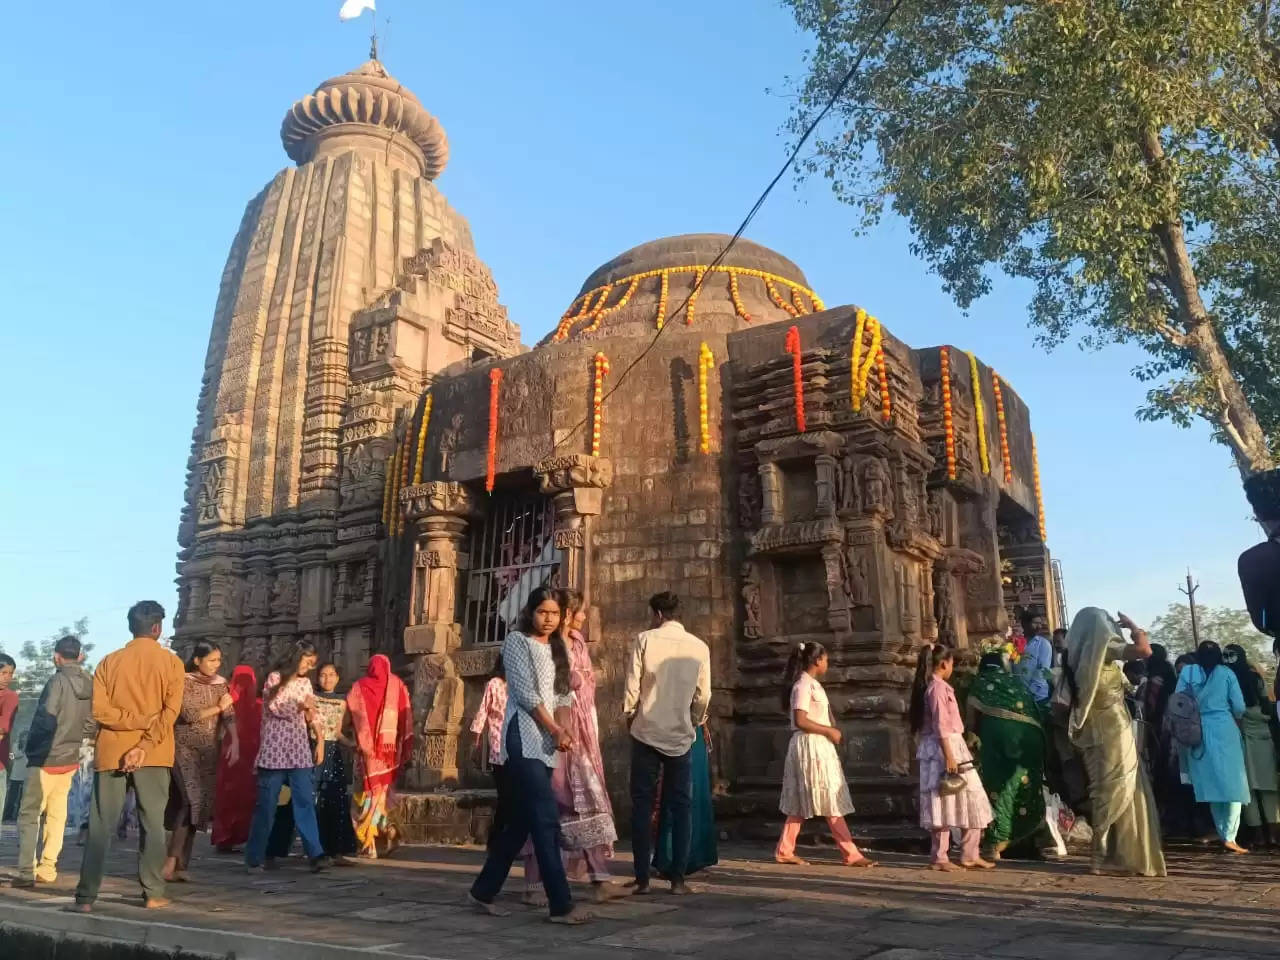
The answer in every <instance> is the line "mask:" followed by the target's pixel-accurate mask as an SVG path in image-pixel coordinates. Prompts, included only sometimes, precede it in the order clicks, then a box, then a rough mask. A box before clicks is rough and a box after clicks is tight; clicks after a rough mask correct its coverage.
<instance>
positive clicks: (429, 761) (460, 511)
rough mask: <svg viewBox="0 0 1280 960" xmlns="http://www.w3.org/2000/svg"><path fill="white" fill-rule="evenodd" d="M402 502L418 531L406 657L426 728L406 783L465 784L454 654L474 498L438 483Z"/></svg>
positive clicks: (410, 492) (405, 495)
mask: <svg viewBox="0 0 1280 960" xmlns="http://www.w3.org/2000/svg"><path fill="white" fill-rule="evenodd" d="M400 502H401V503H403V504H404V506H405V513H406V515H407V517H408V521H409V522H410V523H412V524H413V528H414V550H413V571H412V580H411V583H410V588H409V589H410V592H409V626H407V627H406V628H405V631H404V652H405V654H406V655H407V656H408V657H409V659H410V660H411V662H412V664H413V677H412V683H413V690H412V697H413V715H414V718H415V720H419V718H421V719H420V722H421V723H422V727H421V729H420V730H419V731H418V734H419V736H418V747H417V749H416V750H415V752H414V757H413V759H412V760H411V761H410V763H409V769H408V770H407V771H406V773H405V785H406V786H408V787H410V788H412V789H417V790H432V789H435V788H437V787H441V786H449V785H452V784H456V783H457V780H458V734H459V733H461V731H462V719H463V717H462V710H463V706H462V696H463V689H462V679H461V678H460V677H459V676H458V675H457V671H456V670H455V669H454V667H453V663H452V661H451V660H450V658H449V654H450V653H452V652H453V651H454V650H455V649H457V647H458V645H459V644H460V643H461V642H462V627H461V625H460V624H458V623H457V622H456V620H455V619H454V615H455V612H456V607H457V588H458V577H459V573H460V572H461V571H460V567H461V566H462V564H460V551H459V549H458V548H459V546H460V545H461V543H462V539H463V537H464V536H465V535H466V532H467V525H468V523H469V521H470V517H471V516H472V514H473V513H474V512H475V499H474V497H472V495H471V491H470V490H469V489H467V488H466V487H464V486H463V485H462V484H460V483H448V482H444V481H433V482H431V483H422V484H418V485H416V486H412V487H406V488H405V489H404V490H402V491H401V492H400Z"/></svg>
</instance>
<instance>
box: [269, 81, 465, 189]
mask: <svg viewBox="0 0 1280 960" xmlns="http://www.w3.org/2000/svg"><path fill="white" fill-rule="evenodd" d="M396 134H401V135H402V136H400V137H397V136H396ZM280 139H281V141H282V142H283V143H284V150H285V153H287V154H288V155H289V157H290V159H292V160H294V161H295V162H297V163H306V162H307V161H308V160H312V159H314V158H315V157H316V156H317V155H318V154H320V153H322V152H325V148H326V146H329V145H332V146H333V147H339V148H346V147H349V146H352V145H353V144H352V141H353V139H354V140H361V141H369V140H371V139H373V140H375V141H376V143H377V144H378V145H381V146H382V147H383V148H384V149H386V150H387V152H388V153H391V152H393V151H394V152H396V153H397V154H398V155H402V154H407V156H406V159H407V160H408V161H409V162H410V163H411V164H412V165H414V166H416V167H417V168H418V170H417V171H416V172H417V173H419V174H420V175H421V176H423V177H426V178H427V179H428V180H434V179H435V178H436V177H438V176H439V175H440V173H441V171H443V170H444V167H445V164H446V163H448V162H449V141H448V139H447V138H446V137H445V133H444V127H442V126H441V125H440V121H438V120H437V119H436V118H435V117H433V116H432V115H431V114H430V113H428V112H427V111H426V109H424V108H423V106H422V103H421V102H420V101H419V100H418V98H417V97H415V96H414V95H413V93H412V92H411V91H409V90H408V89H407V88H405V87H404V86H402V85H401V83H400V81H399V80H397V79H396V78H395V77H393V76H391V74H389V73H388V72H387V68H386V67H384V66H383V65H382V63H381V62H380V61H378V60H368V61H366V62H365V63H363V64H361V65H360V66H359V67H357V68H356V69H354V70H352V71H351V72H350V73H344V74H342V75H341V76H338V77H332V78H330V79H328V80H326V81H325V82H324V83H322V84H320V86H318V87H316V89H315V92H314V93H310V94H308V95H307V96H305V97H303V98H302V99H301V100H299V101H298V102H297V103H295V104H294V105H293V106H292V107H290V108H289V112H288V113H286V114H285V117H284V122H283V123H281V125H280Z"/></svg>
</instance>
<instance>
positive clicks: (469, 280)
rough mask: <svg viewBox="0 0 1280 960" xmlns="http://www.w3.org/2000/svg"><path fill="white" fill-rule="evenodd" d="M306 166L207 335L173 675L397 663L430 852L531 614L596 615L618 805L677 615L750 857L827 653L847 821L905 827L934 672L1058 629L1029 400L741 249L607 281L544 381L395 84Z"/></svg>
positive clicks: (413, 833)
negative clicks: (640, 635)
mask: <svg viewBox="0 0 1280 960" xmlns="http://www.w3.org/2000/svg"><path fill="white" fill-rule="evenodd" d="M280 134H281V139H282V141H283V144H284V148H285V152H286V153H287V155H288V156H289V158H290V159H291V160H293V161H294V163H295V166H291V167H288V168H286V169H284V170H282V171H281V172H280V173H278V174H277V175H276V176H275V178H274V179H272V180H271V182H270V183H269V184H267V186H266V187H265V188H264V189H263V191H262V192H261V193H260V194H259V195H258V196H256V197H255V198H253V199H252V200H251V201H250V202H249V205H248V207H247V209H246V210H245V214H244V218H243V220H242V222H241V226H240V229H239V231H238V233H237V235H236V237H235V239H234V241H233V242H232V245H231V252H230V255H229V256H228V258H227V264H226V267H225V269H224V271H223V274H222V280H221V286H220V289H219V295H218V300H217V306H216V308H215V311H214V316H213V325H212V331H211V334H210V338H209V348H208V355H207V358H206V361H205V372H204V380H203V383H202V384H201V388H200V392H199V398H198V401H197V411H196V425H195V430H194V432H193V437H192V449H191V458H190V461H189V463H188V476H187V488H186V500H185V505H184V507H183V511H182V519H181V523H180V527H179V543H180V546H181V552H180V554H179V563H178V573H179V580H178V583H179V610H178V617H177V629H176V633H175V645H176V646H178V647H179V648H182V647H186V646H189V645H190V644H191V643H193V642H194V641H195V640H197V639H201V638H209V639H212V640H215V641H218V642H219V643H221V644H222V646H223V649H224V652H225V654H226V657H225V660H224V662H225V663H226V666H227V669H228V670H229V669H230V668H231V666H232V665H234V664H236V663H248V664H250V665H252V666H254V667H255V668H256V669H258V670H259V673H260V675H261V671H262V670H264V669H266V668H268V667H269V665H270V664H271V663H272V662H273V661H274V660H275V658H276V657H277V656H278V655H279V654H280V653H281V652H282V651H283V650H284V649H286V648H287V646H288V645H289V644H290V643H291V642H293V641H294V640H297V639H306V640H309V641H311V642H312V643H314V644H315V645H316V646H317V647H318V648H319V649H320V651H321V654H322V655H323V656H324V657H326V658H331V659H333V660H335V661H336V662H337V663H338V665H339V667H340V669H341V670H342V671H343V675H344V679H345V680H346V681H348V682H349V681H350V680H352V679H354V678H355V677H356V676H358V675H359V674H360V673H362V672H363V669H364V666H365V664H366V662H367V660H368V658H369V656H370V655H371V654H372V653H377V652H384V653H387V654H388V655H390V656H391V658H392V661H393V663H395V665H396V668H397V670H398V671H399V672H400V674H401V675H402V676H403V677H404V678H405V679H406V681H407V682H408V683H409V684H410V689H411V690H412V691H413V699H414V709H415V717H416V722H417V730H416V742H417V751H416V754H415V757H414V759H413V762H412V764H411V765H410V768H409V769H408V770H406V771H405V773H404V776H403V777H402V780H401V783H400V787H401V795H400V796H401V803H400V817H401V820H402V822H403V826H404V828H405V832H406V833H407V834H408V835H409V836H410V837H419V838H421V837H433V838H437V839H456V838H462V837H467V836H471V835H477V834H479V835H482V831H483V829H484V823H485V818H486V817H487V810H488V794H487V792H486V791H485V789H484V788H485V787H487V786H488V782H489V781H488V777H487V773H486V771H484V770H482V769H480V768H478V767H477V766H476V759H475V758H474V756H473V755H472V754H471V751H469V750H468V749H467V742H466V738H464V737H462V736H460V733H461V731H462V729H463V725H464V719H466V718H469V717H470V714H471V713H472V712H473V711H474V709H475V707H476V704H477V702H478V700H479V697H480V692H481V688H482V685H483V678H484V675H485V674H486V673H487V672H488V671H489V669H490V668H491V667H492V664H493V661H494V658H495V657H496V656H497V652H498V649H499V646H500V643H501V641H502V639H503V638H504V636H505V634H506V632H507V630H508V629H509V628H510V627H511V626H512V625H513V624H514V622H515V620H516V617H517V615H518V612H519V609H520V608H521V606H522V605H523V603H524V601H525V599H526V598H527V597H528V595H529V593H530V592H531V591H532V590H533V589H534V588H535V587H537V586H539V585H542V584H546V583H552V584H557V585H561V586H572V587H574V588H576V589H578V590H580V591H582V592H583V593H584V594H585V595H586V597H587V600H588V603H589V604H590V619H589V638H590V640H591V641H592V643H593V657H594V659H595V662H596V665H597V670H598V673H599V681H600V688H599V694H598V706H599V710H600V724H601V731H602V733H601V736H602V742H603V747H604V753H605V758H606V766H607V768H608V770H607V772H608V774H609V776H610V785H611V788H612V789H613V791H614V793H615V797H616V798H619V799H620V798H621V797H622V796H623V795H624V794H625V791H626V785H627V775H626V758H627V756H628V751H627V748H626V732H625V728H624V726H623V723H622V689H621V688H622V679H623V676H622V671H623V664H624V661H625V657H626V652H627V646H628V644H629V642H630V641H631V639H632V638H633V637H634V635H635V634H636V633H637V632H638V631H639V630H642V629H645V628H646V627H647V624H648V609H647V599H648V597H649V596H650V595H651V594H653V593H655V592H657V591H659V590H665V589H671V590H674V591H676V592H677V593H678V594H680V596H681V597H682V598H683V603H684V610H685V615H684V617H683V619H684V622H685V625H686V626H687V627H688V628H689V629H690V630H692V631H693V632H695V633H697V634H698V635H700V636H702V637H703V638H704V639H705V640H706V641H707V642H708V643H709V645H710V646H711V650H712V664H713V673H714V678H713V679H714V685H715V697H714V703H713V708H712V713H713V719H712V726H711V735H712V739H713V741H714V744H715V751H714V757H713V764H714V769H715V777H716V783H717V792H718V794H720V797H719V801H718V802H719V805H720V810H721V815H722V817H723V821H724V823H725V824H726V826H727V827H728V828H730V829H732V825H733V824H734V822H735V815H738V814H742V815H744V816H741V817H740V818H739V819H740V821H741V822H742V823H744V824H745V823H747V822H751V819H752V817H756V818H758V816H759V814H760V813H762V812H763V813H765V814H766V815H769V816H772V811H774V810H776V799H777V787H778V784H779V782H780V780H781V775H782V762H783V755H784V751H785V747H786V743H787V739H788V737H789V732H788V720H787V717H786V716H785V715H784V714H783V712H782V711H780V710H779V709H778V704H777V699H778V698H777V694H778V685H779V683H780V682H781V681H780V674H781V670H782V666H783V664H784V662H785V660H786V658H787V655H788V653H789V651H790V649H791V648H792V646H794V645H795V644H796V643H798V642H800V641H801V640H819V641H821V642H822V643H823V644H825V645H826V646H827V648H828V650H829V651H830V653H831V664H832V669H831V672H830V674H829V676H828V678H827V679H826V681H825V683H826V686H827V689H828V691H829V693H830V695H831V701H832V708H833V714H834V715H835V717H836V720H837V722H838V723H839V724H840V726H841V727H842V728H843V729H844V731H845V735H846V748H845V754H844V756H845V762H846V767H847V769H848V772H849V775H850V777H851V780H852V787H853V791H854V794H855V802H857V803H858V808H859V809H858V814H856V815H855V818H861V819H862V820H864V821H866V822H867V824H868V825H874V824H881V825H883V826H884V827H885V829H893V828H894V825H895V824H902V823H906V822H909V821H910V820H911V819H912V817H913V813H912V806H913V804H914V789H915V788H914V784H913V777H914V763H913V760H912V758H913V755H914V754H913V750H912V746H911V743H910V736H909V734H908V731H907V726H906V722H905V712H906V704H907V699H908V695H909V687H910V678H911V672H912V665H913V663H914V659H915V654H916V651H917V650H918V648H919V646H920V645H921V644H922V643H924V642H926V641H929V640H932V639H934V638H938V637H942V638H944V639H947V640H948V641H949V642H952V643H954V644H956V645H957V646H959V647H960V648H962V649H963V650H967V651H971V652H972V651H974V650H975V649H976V646H977V644H978V643H979V642H980V641H981V640H982V639H985V638H988V637H993V636H998V635H1003V633H1004V631H1005V629H1006V626H1007V625H1008V623H1009V622H1010V618H1012V617H1014V616H1016V615H1017V614H1019V613H1021V612H1023V611H1027V610H1031V611H1035V612H1042V613H1045V614H1046V615H1047V616H1048V617H1049V619H1050V621H1051V622H1055V621H1056V620H1057V618H1058V616H1059V606H1058V604H1057V603H1056V602H1055V601H1054V596H1053V581H1052V577H1051V575H1050V563H1049V555H1048V551H1047V548H1046V546H1045V529H1044V518H1043V507H1042V505H1041V504H1040V502H1039V482H1038V473H1037V466H1036V458H1035V443H1034V440H1033V437H1032V434H1031V425H1030V415H1029V412H1028V410H1027V408H1026V406H1025V405H1024V404H1023V403H1022V401H1021V400H1020V399H1019V398H1018V396H1017V394H1016V393H1015V392H1014V389H1013V387H1012V386H1011V385H1010V384H1009V383H1007V382H1006V381H1004V380H1003V379H1002V378H1001V377H999V376H998V375H997V374H996V373H995V372H994V371H992V370H991V369H990V368H988V367H987V366H986V365H984V364H983V363H982V362H981V361H980V360H978V359H977V358H976V357H974V356H972V355H971V354H968V353H965V352H964V351H963V350H961V349H958V348H955V347H950V346H937V347H930V348H925V349H913V348H911V347H909V346H907V345H906V344H904V343H901V342H900V341H898V340H897V339H895V338H894V337H893V336H892V335H891V333H890V332H889V330H888V329H887V328H886V326H882V325H881V323H880V321H878V320H877V319H876V318H875V317H873V316H870V315H869V314H868V313H867V312H866V311H865V310H863V309H861V308H857V307H852V306H847V307H837V308H834V309H828V308H827V307H826V306H825V304H823V302H822V301H821V299H820V297H819V295H818V293H817V292H815V291H814V290H813V289H811V286H810V284H809V281H808V280H807V278H806V277H805V275H804V273H803V272H802V271H801V269H800V268H799V267H798V266H797V265H796V264H794V263H792V262H791V261H790V260H788V259H786V258H785V257H783V256H781V255H779V254H777V253H775V252H773V251H771V250H768V249H766V248H764V247H761V246H759V245H757V244H754V243H751V242H750V241H746V240H743V241H740V242H739V243H737V244H736V245H735V246H734V247H733V249H732V250H731V251H730V252H729V254H728V255H727V256H726V257H725V258H724V259H723V260H722V261H721V262H720V263H718V264H715V265H714V266H713V265H712V264H713V261H714V260H715V259H716V256H717V254H718V253H719V252H720V251H721V250H722V249H723V247H724V245H725V243H726V242H727V240H728V238H727V237H723V236H719V235H691V236H680V237H670V238H666V239H660V240H656V241H653V242H649V243H644V244H641V245H640V246H637V247H635V248H633V249H631V250H629V251H626V252H625V253H622V254H621V255H619V256H617V257H615V258H614V259H612V260H609V261H608V262H607V263H605V264H604V265H603V266H601V267H599V268H598V269H596V270H595V271H594V272H592V273H590V275H588V276H587V277H586V279H585V281H584V283H583V284H582V287H581V289H580V290H578V291H576V292H573V291H569V292H567V293H566V298H565V299H566V301H567V302H568V307H567V309H566V311H565V313H564V315H563V316H562V317H560V318H559V319H558V320H556V319H555V318H535V320H534V321H533V322H534V323H535V325H536V326H538V327H540V328H546V327H550V328H551V330H552V332H551V333H550V334H548V336H547V337H546V338H545V340H544V341H543V342H542V343H540V344H539V345H538V346H537V347H535V348H533V349H532V350H529V349H527V348H525V347H523V346H522V345H521V343H520V334H519V329H518V328H517V327H516V326H515V325H514V324H512V323H511V322H510V321H509V320H508V318H507V313H506V310H505V308H503V307H502V306H501V305H500V304H499V303H498V288H497V286H496V284H495V283H494V279H493V277H492V275H491V274H490V271H489V270H488V268H487V267H486V266H485V265H484V263H483V262H482V261H481V260H480V259H479V257H478V256H477V253H476V249H475V246H474V244H473V242H472V238H471V232H470V229H469V227H468V225H467V223H466V221H465V220H464V219H463V218H462V217H461V216H460V215H459V214H458V213H456V212H455V211H454V210H453V209H452V208H451V207H450V206H449V204H448V202H447V201H446V200H445V198H444V197H443V195H442V194H441V193H440V191H439V190H438V189H437V187H436V186H435V180H436V178H437V177H438V176H439V175H440V174H441V172H442V171H443V170H444V167H445V163H446V161H447V159H448V143H447V140H446V138H445V133H444V130H443V128H442V126H441V125H440V123H439V122H438V121H437V120H436V118H435V117H433V116H432V115H431V114H430V113H428V112H427V110H426V109H425V108H424V107H423V105H422V104H421V103H420V102H419V101H418V99H417V98H416V97H415V96H414V95H413V94H412V93H410V92H409V91H408V90H406V89H405V88H404V87H403V86H401V85H400V83H399V82H398V81H397V80H395V78H393V77H392V76H391V75H390V74H389V73H388V72H387V70H386V69H385V68H384V67H383V65H382V64H381V63H380V62H379V61H378V60H376V59H373V60H370V61H368V62H367V63H365V64H364V65H363V66H361V67H359V68H358V69H356V70H354V71H352V72H351V73H347V74H343V75H342V76H339V77H335V78H333V79H331V80H327V81H325V82H324V83H322V84H321V85H320V86H319V87H318V88H317V89H316V91H315V92H314V93H313V94H310V95H308V96H306V97H303V98H302V99H301V100H299V101H298V102H297V103H295V104H294V105H293V106H292V107H291V108H290V109H289V110H288V112H287V113H286V114H285V117H284V121H283V123H282V125H281V131H280ZM546 253H547V255H548V256H554V255H555V253H554V244H549V245H548V247H547V250H546ZM854 282H856V277H851V278H850V284H853V283H854ZM699 284H700V286H699ZM695 288H696V291H697V292H696V294H695V295H694V296H693V297H692V298H691V299H690V300H689V302H688V304H687V306H685V307H684V308H683V309H680V310H678V311H677V310H676V308H677V307H680V305H681V304H683V303H684V302H685V299H686V297H689V295H690V293H691V292H693V291H694V290H695ZM663 324H666V326H667V328H666V329H663V331H662V335H661V336H660V337H659V338H658V339H657V340H656V342H655V341H654V340H653V338H654V335H655V333H656V332H657V330H658V329H659V328H661V327H662V326H663ZM651 344H652V345H651ZM633 363H634V364H635V365H634V367H632V364H633ZM628 367H632V369H630V371H629V372H628V373H627V374H626V376H627V380H626V382H625V386H623V387H622V388H621V389H619V390H618V391H617V392H616V393H614V394H612V395H610V396H608V397H607V399H606V397H605V394H606V392H607V391H608V389H609V387H610V386H611V384H612V382H613V380H612V378H614V377H617V376H620V375H622V373H623V371H626V370H627V369H628ZM747 814H750V816H746V815H747ZM625 819H626V818H625V817H621V818H620V819H619V822H620V823H621V822H623V821H625Z"/></svg>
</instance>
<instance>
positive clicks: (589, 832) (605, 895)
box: [524, 590, 627, 904]
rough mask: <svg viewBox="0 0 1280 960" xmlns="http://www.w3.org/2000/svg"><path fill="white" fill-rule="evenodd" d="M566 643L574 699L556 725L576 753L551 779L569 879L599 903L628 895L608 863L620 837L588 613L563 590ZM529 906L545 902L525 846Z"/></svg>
mask: <svg viewBox="0 0 1280 960" xmlns="http://www.w3.org/2000/svg"><path fill="white" fill-rule="evenodd" d="M558 599H559V601H560V606H561V609H563V610H564V618H565V619H564V622H565V639H566V641H567V643H566V646H568V648H569V688H570V690H571V695H570V696H569V697H567V698H565V699H564V700H563V701H561V702H560V703H557V704H556V711H555V712H556V719H557V721H558V722H559V723H560V725H561V726H562V727H564V728H565V729H566V730H568V731H569V735H570V736H571V737H573V748H572V750H570V752H569V753H568V755H567V756H566V757H565V759H564V761H562V762H561V763H560V765H559V766H558V767H556V768H555V770H554V771H553V772H552V774H551V791H552V793H554V794H555V797H556V803H557V804H558V806H559V807H560V848H561V856H562V858H563V859H564V866H565V873H566V874H568V876H569V878H570V879H571V880H572V879H578V880H581V879H584V878H585V879H589V880H590V881H591V884H592V886H593V887H594V889H595V897H596V900H597V901H605V900H612V899H614V898H616V897H624V896H626V895H627V890H626V889H625V888H624V887H622V886H621V885H619V884H615V883H613V875H612V874H611V873H610V872H609V861H610V860H612V859H613V844H614V841H616V840H617V839H618V831H617V828H616V827H615V826H614V822H613V806H612V804H611V803H610V802H609V791H608V789H607V788H606V787H605V780H604V758H603V757H602V756H601V755H600V728H599V724H598V722H597V718H596V674H595V668H594V667H593V666H592V663H591V652H590V650H589V649H588V647H587V640H586V637H584V636H583V634H582V627H583V625H584V624H585V623H586V619H587V612H586V609H585V608H584V606H583V603H582V594H580V593H578V592H577V591H575V590H561V591H559V597H558ZM524 853H525V858H524V864H525V883H526V890H525V901H526V902H528V903H533V904H537V903H538V902H539V900H540V899H541V898H542V897H543V896H544V894H543V893H542V889H541V886H540V884H541V875H540V873H539V871H538V864H537V861H536V860H535V859H534V857H533V847H532V846H531V845H528V844H526V846H525V850H524Z"/></svg>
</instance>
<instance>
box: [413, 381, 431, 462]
mask: <svg viewBox="0 0 1280 960" xmlns="http://www.w3.org/2000/svg"><path fill="white" fill-rule="evenodd" d="M430 423H431V394H430V393H428V394H427V399H426V402H425V403H423V405H422V425H421V426H419V427H418V453H417V455H416V456H415V457H414V458H413V482H414V483H415V484H417V483H421V482H422V455H423V453H424V452H425V451H426V446H427V425H428V424H430Z"/></svg>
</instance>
